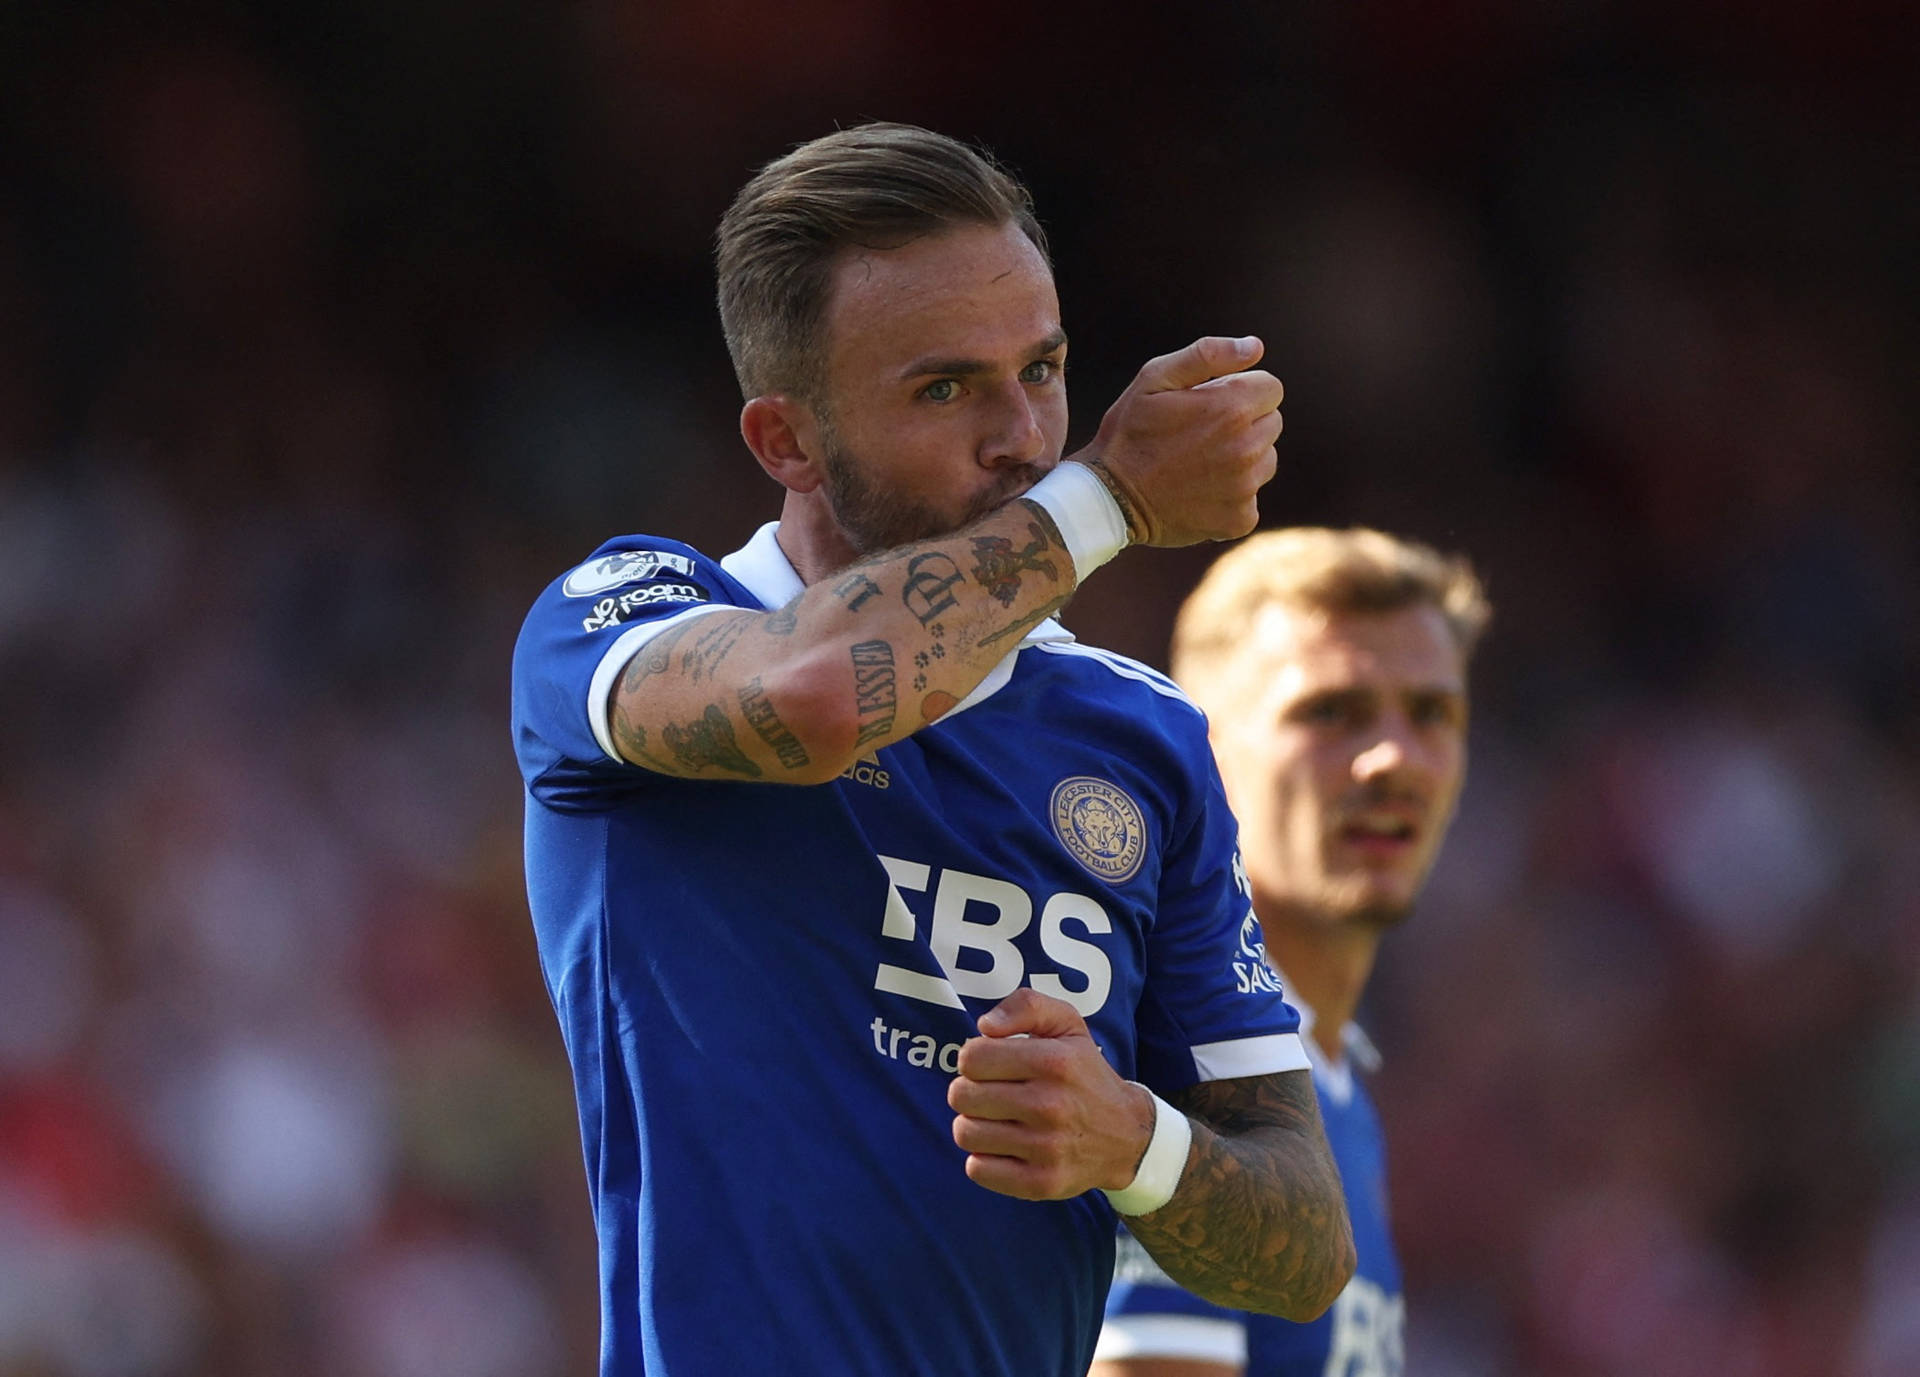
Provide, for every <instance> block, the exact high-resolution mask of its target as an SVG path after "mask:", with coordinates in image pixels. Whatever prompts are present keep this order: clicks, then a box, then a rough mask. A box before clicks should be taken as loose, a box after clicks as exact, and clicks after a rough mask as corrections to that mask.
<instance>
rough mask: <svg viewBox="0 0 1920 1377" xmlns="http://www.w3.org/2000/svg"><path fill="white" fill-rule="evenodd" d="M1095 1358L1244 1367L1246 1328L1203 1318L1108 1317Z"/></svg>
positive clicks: (1236, 1323)
mask: <svg viewBox="0 0 1920 1377" xmlns="http://www.w3.org/2000/svg"><path fill="white" fill-rule="evenodd" d="M1093 1356H1094V1357H1096V1358H1109V1359H1115V1360H1117V1359H1121V1358H1185V1359H1187V1360H1188V1361H1189V1362H1201V1363H1225V1364H1227V1365H1229V1366H1231V1367H1245V1366H1246V1363H1247V1327H1246V1325H1244V1324H1242V1323H1241V1322H1240V1321H1239V1320H1226V1319H1213V1318H1209V1317H1207V1316H1202V1315H1109V1316H1107V1319H1106V1323H1104V1324H1103V1325H1101V1326H1100V1339H1099V1342H1098V1343H1096V1344H1095V1345H1094V1349H1093Z"/></svg>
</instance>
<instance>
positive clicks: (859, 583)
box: [833, 573, 880, 612]
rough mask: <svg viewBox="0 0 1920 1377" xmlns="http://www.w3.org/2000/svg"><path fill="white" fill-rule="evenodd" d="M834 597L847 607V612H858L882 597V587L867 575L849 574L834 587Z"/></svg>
mask: <svg viewBox="0 0 1920 1377" xmlns="http://www.w3.org/2000/svg"><path fill="white" fill-rule="evenodd" d="M833 595H834V597H836V598H838V599H840V601H842V602H844V603H845V604H846V605H847V611H849V612H858V611H859V610H860V609H861V608H862V607H865V606H866V605H867V603H869V602H870V601H872V600H873V599H874V598H877V597H879V596H880V585H879V584H877V583H875V582H874V581H873V580H872V579H870V578H868V577H867V576H866V575H865V574H861V573H849V574H848V575H847V576H846V577H845V578H843V579H841V580H840V582H838V583H836V584H834V585H833Z"/></svg>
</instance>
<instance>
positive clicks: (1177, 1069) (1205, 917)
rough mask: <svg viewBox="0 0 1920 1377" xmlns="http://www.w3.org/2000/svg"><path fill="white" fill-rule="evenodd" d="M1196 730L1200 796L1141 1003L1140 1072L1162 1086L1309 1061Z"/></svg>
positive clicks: (1168, 864) (1171, 854)
mask: <svg viewBox="0 0 1920 1377" xmlns="http://www.w3.org/2000/svg"><path fill="white" fill-rule="evenodd" d="M1196 716H1197V714H1196ZM1202 725H1203V724H1202ZM1196 735H1197V736H1198V738H1199V739H1198V742H1197V744H1196V745H1195V746H1193V748H1192V751H1191V752H1190V756H1189V758H1190V759H1192V760H1193V762H1194V766H1193V775H1194V783H1195V786H1196V796H1197V798H1198V803H1197V806H1196V807H1195V809H1194V810H1193V813H1192V816H1191V819H1190V821H1189V823H1188V826H1187V827H1186V829H1185V830H1184V832H1183V833H1182V834H1180V835H1178V836H1176V837H1175V838H1174V839H1173V840H1172V841H1171V842H1170V844H1169V846H1168V849H1167V854H1166V856H1165V859H1164V860H1163V862H1162V867H1161V879H1160V894H1159V902H1158V908H1157V911H1156V913H1155V916H1154V921H1153V924H1152V927H1151V929H1150V930H1149V931H1148V933H1147V943H1146V947H1147V950H1146V981H1145V986H1144V989H1143V992H1142V995H1141V1003H1140V1009H1139V1013H1138V1027H1139V1038H1140V1041H1139V1057H1138V1067H1139V1076H1140V1079H1141V1080H1142V1081H1144V1082H1145V1083H1146V1084H1147V1085H1148V1086H1150V1087H1152V1088H1153V1089H1154V1090H1156V1091H1158V1092H1160V1093H1161V1094H1171V1093H1173V1092H1175V1091H1179V1090H1184V1089H1186V1088H1187V1087H1188V1086H1190V1085H1194V1084H1196V1083H1198V1082H1200V1081H1210V1080H1225V1079H1229V1078H1232V1077H1237V1076H1261V1075H1268V1074H1271V1073H1273V1072H1278V1071H1299V1070H1305V1069H1307V1067H1308V1066H1309V1062H1308V1060H1307V1053H1306V1048H1305V1047H1304V1046H1302V1044H1301V1042H1300V1033H1299V1029H1300V1016H1299V1014H1298V1012H1297V1011H1296V1010H1295V1009H1294V1008H1293V1006H1292V1005H1290V1004H1288V1003H1287V1002H1286V1000H1285V999H1284V998H1283V997H1282V995H1281V990H1280V980H1279V977H1278V976H1276V975H1275V974H1274V970H1273V967H1272V966H1271V965H1270V964H1269V963H1268V961H1267V952H1266V943H1265V941H1264V940H1263V939H1262V936H1261V933H1260V923H1259V920H1258V919H1257V918H1255V917H1254V913H1253V898H1252V888H1251V886H1250V885H1249V884H1248V883H1247V874H1246V868H1245V866H1243V865H1242V864H1241V861H1240V849H1239V827H1238V824H1237V823H1236V822H1235V820H1234V817H1233V812H1232V810H1231V809H1230V808H1229V807H1228V806H1227V799H1226V791H1225V790H1224V788H1222V786H1221V784H1220V773H1219V770H1218V768H1217V767H1216V766H1215V765H1214V763H1213V756H1212V753H1211V751H1210V750H1209V748H1208V747H1207V744H1206V740H1205V735H1204V730H1203V729H1202V730H1200V731H1197V732H1196Z"/></svg>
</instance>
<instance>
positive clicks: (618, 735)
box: [607, 622, 751, 774]
mask: <svg viewBox="0 0 1920 1377" xmlns="http://www.w3.org/2000/svg"><path fill="white" fill-rule="evenodd" d="M692 627H693V623H692V622H682V623H681V624H680V625H679V626H670V627H668V628H667V629H666V630H665V631H662V632H661V633H660V634H659V635H658V636H655V637H654V638H653V639H652V640H651V641H648V642H647V643H646V644H645V645H643V646H642V647H640V649H639V650H638V651H636V652H635V653H634V656H633V658H632V659H631V660H628V661H627V666H626V668H625V669H623V670H621V671H620V683H619V686H618V688H617V689H616V690H615V692H614V695H613V702H612V711H611V712H609V713H608V714H607V727H608V729H609V730H610V731H611V732H612V734H613V744H614V747H615V749H617V750H618V751H619V752H620V756H621V758H622V759H623V760H630V761H632V762H634V763H635V764H647V765H651V766H653V768H655V769H656V770H661V771H664V772H665V773H667V774H672V773H673V772H674V771H673V769H672V767H671V766H669V765H668V764H667V763H666V762H665V761H664V760H662V759H660V758H659V757H658V756H656V755H653V754H651V753H650V752H649V751H648V750H647V732H646V729H645V728H644V727H642V726H641V725H640V723H639V722H637V721H636V720H635V719H634V718H633V716H632V714H631V713H630V712H629V711H628V705H629V704H635V705H637V704H638V702H639V701H640V694H641V691H642V685H644V684H645V683H646V681H647V680H648V679H651V678H652V677H653V676H654V675H656V674H665V673H666V672H667V671H668V670H669V669H670V668H672V666H673V651H674V647H675V646H677V645H678V644H679V643H680V640H681V638H682V637H684V636H685V635H686V634H687V632H688V631H690V630H691V629H692ZM749 763H751V762H749Z"/></svg>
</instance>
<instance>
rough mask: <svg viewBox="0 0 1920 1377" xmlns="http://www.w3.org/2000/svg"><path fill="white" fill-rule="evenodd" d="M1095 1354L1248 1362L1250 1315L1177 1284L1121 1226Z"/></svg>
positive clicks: (1095, 1355) (1214, 1361) (1195, 1360)
mask: <svg viewBox="0 0 1920 1377" xmlns="http://www.w3.org/2000/svg"><path fill="white" fill-rule="evenodd" d="M1093 1356H1094V1357H1095V1358H1106V1359H1111V1360H1115V1361H1118V1360H1121V1359H1126V1358H1180V1359H1185V1360H1187V1361H1189V1362H1210V1363H1228V1364H1232V1365H1235V1366H1245V1364H1246V1361H1247V1321H1246V1316H1245V1315H1243V1314H1240V1313H1239V1312H1237V1311H1233V1310H1224V1309H1222V1308H1221V1307H1219V1306H1217V1305H1214V1304H1213V1303H1211V1302H1210V1301H1204V1300H1201V1299H1200V1297H1198V1296H1196V1295H1194V1294H1193V1293H1192V1292H1191V1291H1188V1290H1185V1289H1184V1288H1182V1287H1181V1286H1180V1285H1178V1284H1177V1283H1176V1282H1175V1281H1174V1280H1173V1279H1172V1278H1171V1277H1169V1276H1168V1275H1167V1274H1166V1273H1165V1272H1163V1271H1161V1270H1160V1265H1159V1264H1158V1263H1157V1262H1155V1261H1154V1260H1153V1258H1152V1257H1150V1256H1149V1255H1148V1253H1147V1250H1146V1249H1145V1248H1143V1247H1141V1246H1140V1242H1139V1240H1138V1239H1136V1238H1134V1236H1133V1235H1132V1234H1130V1233H1128V1232H1127V1231H1126V1230H1125V1229H1122V1230H1121V1231H1120V1236H1119V1239H1118V1241H1117V1246H1116V1249H1115V1253H1114V1266H1113V1288H1112V1289H1111V1290H1110V1291H1108V1292H1107V1312H1106V1319H1105V1321H1104V1323H1103V1324H1102V1325H1101V1329H1100V1340H1099V1343H1098V1345H1097V1346H1096V1347H1095V1349H1094V1351H1093Z"/></svg>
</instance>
